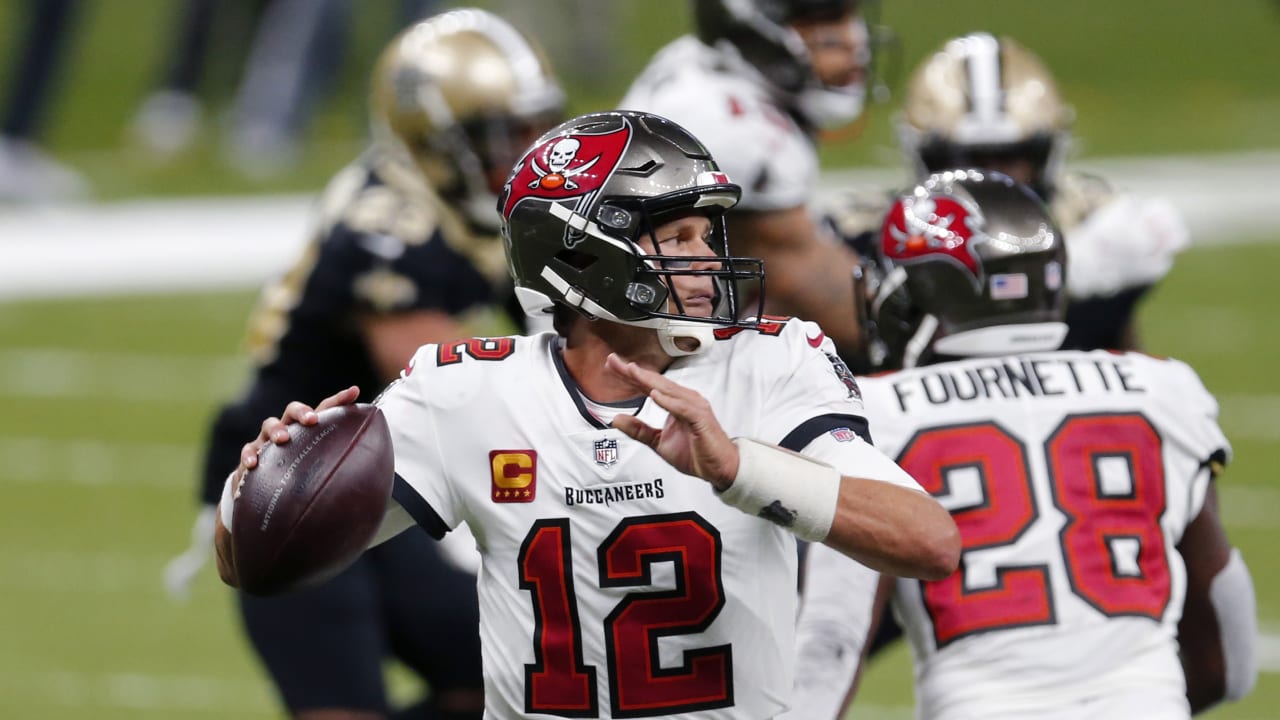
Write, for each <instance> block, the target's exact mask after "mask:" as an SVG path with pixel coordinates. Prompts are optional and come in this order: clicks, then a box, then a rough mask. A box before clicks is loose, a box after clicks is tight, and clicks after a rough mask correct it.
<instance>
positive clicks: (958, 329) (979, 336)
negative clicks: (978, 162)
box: [866, 170, 1067, 369]
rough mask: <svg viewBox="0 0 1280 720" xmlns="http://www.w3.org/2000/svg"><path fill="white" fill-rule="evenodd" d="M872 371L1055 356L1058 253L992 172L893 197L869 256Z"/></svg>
mask: <svg viewBox="0 0 1280 720" xmlns="http://www.w3.org/2000/svg"><path fill="white" fill-rule="evenodd" d="M870 255H871V258H870V261H871V263H873V265H874V267H875V270H876V272H875V275H876V278H875V282H874V283H873V288H872V292H871V293H870V297H869V307H868V310H867V312H866V317H867V319H868V329H869V335H870V336H871V345H872V348H873V349H872V353H873V356H872V362H873V365H875V366H877V367H882V368H886V369H896V368H903V367H914V366H917V365H924V364H928V363H930V362H934V361H936V360H938V359H940V358H943V359H945V358H947V357H971V356H986V355H1004V354H1010V353H1017V352H1035V351H1041V350H1053V349H1056V348H1058V346H1059V345H1061V343H1062V340H1063V338H1064V337H1065V336H1066V332H1067V326H1066V324H1065V323H1064V322H1063V315H1064V313H1065V311H1066V290H1065V283H1064V277H1063V272H1064V269H1065V266H1066V249H1065V246H1064V244H1063V239H1062V234H1061V232H1059V230H1058V228H1057V227H1056V226H1055V225H1054V222H1053V219H1052V217H1051V216H1050V214H1049V210H1048V208H1047V207H1045V205H1044V203H1043V202H1042V201H1041V200H1040V198H1039V197H1038V196H1037V195H1036V194H1035V193H1034V192H1032V191H1031V190H1030V189H1029V188H1028V187H1026V186H1024V185H1019V184H1017V183H1015V182H1014V181H1013V180H1012V179H1011V178H1009V177H1007V176H1005V175H1001V174H1000V173H994V172H987V171H981V170H955V171H947V172H943V173H939V174H936V175H933V176H931V177H929V179H927V180H926V181H925V182H924V183H922V184H920V185H918V186H916V187H915V188H913V189H911V190H910V191H908V192H906V193H903V194H901V195H899V196H898V198H897V199H896V200H895V201H894V203H893V206H892V207H891V208H890V209H889V213H888V214H887V215H886V216H885V220H884V224H883V226H882V227H881V231H880V237H879V242H877V243H874V244H873V246H872V248H871V253H870Z"/></svg>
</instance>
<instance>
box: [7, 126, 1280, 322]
mask: <svg viewBox="0 0 1280 720" xmlns="http://www.w3.org/2000/svg"><path fill="white" fill-rule="evenodd" d="M1076 166H1077V167H1079V168H1080V169H1084V170H1090V171H1095V172H1097V173H1098V174H1100V175H1102V176H1104V177H1106V178H1108V179H1109V180H1111V181H1112V182H1113V183H1114V184H1115V185H1116V186H1118V187H1121V188H1128V189H1131V190H1133V191H1135V192H1138V193H1141V194H1144V195H1163V196H1165V197H1168V198H1170V199H1171V200H1172V201H1173V202H1174V204H1175V205H1176V206H1177V207H1178V208H1179V209H1181V210H1182V212H1183V213H1184V215H1185V216H1186V218H1187V221H1188V223H1189V224H1190V226H1191V237H1192V242H1193V243H1195V244H1215V243H1222V242H1235V241H1240V240H1242V239H1246V240H1247V239H1250V238H1257V239H1268V238H1269V239H1272V240H1274V239H1275V238H1276V237H1278V236H1280V233H1277V227H1276V224H1275V221H1274V219H1273V218H1274V213H1273V212H1271V210H1272V207H1273V206H1274V199H1273V197H1272V195H1273V193H1272V191H1271V187H1272V185H1273V179H1274V177H1275V175H1276V173H1277V171H1280V152H1275V151H1258V152H1249V153H1234V154H1225V155H1206V156H1184V157H1178V156H1174V157H1154V158H1136V159H1134V158H1099V159H1085V160H1081V161H1080V162H1079V163H1078V164H1077V165H1076ZM903 180H904V173H903V171H902V170H901V169H899V168H884V167H881V168H871V169H865V170H839V171H831V172H827V173H825V174H824V175H823V177H822V181H821V184H820V186H819V187H820V190H819V197H820V201H821V200H826V199H830V198H831V197H833V196H835V195H837V194H839V193H840V192H843V191H844V190H846V189H851V188H859V189H863V190H875V189H877V188H891V187H894V186H897V185H900V184H901V183H902V182H903ZM317 190H318V189H317ZM314 197H315V196H314V195H283V196H267V197H216V198H186V199H176V200H135V201H129V202H118V203H107V204H85V205H74V206H64V207H45V208H37V209H17V210H14V209H6V210H3V211H0V299H3V298H30V297H58V296H78V295H96V294H104V293H137V292H173V291H187V290H201V289H215V288H248V287H255V286H257V285H259V284H261V283H262V281H263V280H265V279H267V278H269V277H272V276H274V275H276V274H277V273H279V272H280V271H282V270H283V269H284V268H285V266H286V265H287V263H288V262H289V261H290V259H291V258H292V257H294V256H295V255H296V254H297V252H298V248H299V247H300V246H301V244H302V243H303V242H305V240H306V231H307V227H308V213H309V208H310V206H311V203H312V202H313V200H314Z"/></svg>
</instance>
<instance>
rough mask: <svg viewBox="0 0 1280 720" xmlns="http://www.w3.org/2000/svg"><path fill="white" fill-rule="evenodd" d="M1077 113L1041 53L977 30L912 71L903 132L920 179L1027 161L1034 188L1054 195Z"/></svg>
mask: <svg viewBox="0 0 1280 720" xmlns="http://www.w3.org/2000/svg"><path fill="white" fill-rule="evenodd" d="M1073 118H1074V112H1073V111H1072V109H1071V108H1070V107H1069V106H1068V105H1066V104H1065V103H1063V101H1062V97H1061V95H1060V94H1059V93H1058V86H1057V83H1055V82H1054V79H1053V76H1052V75H1051V74H1050V73H1049V70H1048V69H1047V68H1046V67H1045V65H1044V63H1042V62H1041V61H1040V58H1038V57H1036V56H1035V55H1034V54H1033V53H1031V51H1029V50H1027V49H1026V48H1024V47H1023V46H1022V45H1019V44H1018V43H1017V42H1014V41H1013V40H1011V39H1009V38H1007V37H1001V38H996V37H994V36H992V35H990V34H988V33H973V34H971V35H965V36H964V37H959V38H955V39H953V40H950V41H949V42H947V43H946V44H945V45H944V46H943V47H942V48H941V49H940V50H938V51H937V52H935V53H934V54H933V55H932V56H930V57H929V58H928V59H927V60H926V61H925V62H924V63H922V64H921V65H920V66H919V67H918V68H917V69H916V70H915V72H914V73H913V74H912V76H911V79H910V80H909V81H908V84H907V90H906V99H905V101H904V109H903V112H902V114H901V116H900V117H899V119H898V135H899V141H900V143H901V145H902V148H903V151H904V152H905V153H906V154H907V157H908V160H909V161H910V162H911V163H912V164H913V165H914V166H915V168H916V172H917V176H918V177H920V178H924V177H926V176H928V175H929V174H930V173H935V172H940V171H942V170H946V169H949V168H955V167H984V166H986V165H988V164H989V163H990V162H991V161H995V160H998V159H1001V158H1004V159H1025V160H1028V161H1030V163H1031V166H1032V169H1033V173H1034V175H1033V178H1032V180H1031V183H1030V184H1031V186H1032V187H1033V188H1034V189H1035V190H1036V191H1037V192H1039V193H1040V194H1041V195H1042V196H1044V197H1046V198H1048V197H1049V194H1050V193H1051V192H1052V189H1053V188H1052V185H1053V181H1054V179H1055V178H1056V176H1057V174H1058V172H1059V171H1060V170H1061V163H1062V159H1063V156H1064V154H1065V153H1066V150H1067V147H1068V145H1069V142H1070V134H1069V130H1070V126H1071V122H1072V120H1073Z"/></svg>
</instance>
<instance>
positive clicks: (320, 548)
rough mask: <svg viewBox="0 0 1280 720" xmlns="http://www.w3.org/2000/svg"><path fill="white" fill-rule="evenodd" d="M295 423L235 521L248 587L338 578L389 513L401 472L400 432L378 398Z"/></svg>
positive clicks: (267, 589) (267, 454) (250, 480)
mask: <svg viewBox="0 0 1280 720" xmlns="http://www.w3.org/2000/svg"><path fill="white" fill-rule="evenodd" d="M319 417H320V422H318V423H317V424H315V425H312V426H310V427H307V426H303V425H298V424H292V425H289V436H290V439H289V442H287V443H285V444H284V445H276V444H274V443H273V444H269V445H267V446H266V447H265V448H263V450H262V452H261V453H260V454H259V456H258V466H257V467H256V468H254V469H253V470H250V471H249V472H248V473H246V474H245V477H244V484H243V485H242V486H241V489H240V493H241V494H240V498H239V499H238V500H236V506H235V514H234V515H233V516H232V521H231V525H232V527H231V547H232V557H233V559H234V562H235V566H236V574H237V575H238V576H239V580H240V587H241V589H243V590H244V591H245V592H247V593H250V594H252V595H277V594H280V593H284V592H290V591H293V590H300V589H303V588H306V587H310V586H312V585H318V584H320V583H321V582H323V581H325V580H327V579H329V578H332V577H333V576H334V575H337V574H338V573H340V572H342V571H343V570H345V569H346V568H347V567H348V566H350V565H351V563H353V562H355V560H356V558H358V557H359V556H360V553H362V552H364V550H365V548H366V547H368V545H369V542H370V541H371V540H372V539H373V536H374V534H375V533H376V532H377V530H378V526H379V525H380V524H381V523H382V517H383V514H384V512H385V510H386V506H387V500H388V498H389V497H390V496H391V487H392V484H393V481H394V479H395V457H394V453H393V452H392V446H391V432H390V430H388V428H387V420H386V418H385V417H384V416H383V414H382V411H381V410H379V409H378V408H377V407H375V406H373V405H365V404H359V405H347V406H342V407H336V408H329V409H327V410H324V411H321V412H320V413H319Z"/></svg>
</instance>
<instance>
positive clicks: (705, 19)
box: [693, 0, 871, 128]
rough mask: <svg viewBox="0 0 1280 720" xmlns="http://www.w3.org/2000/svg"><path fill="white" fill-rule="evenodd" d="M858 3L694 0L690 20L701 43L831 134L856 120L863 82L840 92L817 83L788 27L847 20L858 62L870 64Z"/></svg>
mask: <svg viewBox="0 0 1280 720" xmlns="http://www.w3.org/2000/svg"><path fill="white" fill-rule="evenodd" d="M860 5H861V2H860V0H694V3H693V19H694V25H695V27H696V29H697V34H698V39H700V40H701V41H702V42H703V43H705V44H707V45H710V46H712V47H716V48H720V49H721V50H725V51H729V52H731V53H734V54H736V55H737V56H739V57H741V58H742V60H743V61H745V62H746V63H747V64H749V65H751V66H752V67H754V68H755V69H756V70H758V71H759V72H760V74H761V75H762V76H763V77H764V79H765V80H766V81H768V82H769V84H770V85H772V86H773V88H774V89H775V90H776V91H777V92H778V93H779V94H780V95H781V97H782V99H783V101H784V102H786V103H787V104H788V105H790V106H792V107H793V108H794V109H795V110H796V111H798V112H799V113H800V115H801V116H803V117H804V118H805V120H806V121H808V122H809V123H811V124H813V125H815V126H817V127H821V128H831V127H838V126H841V125H846V124H848V123H850V122H852V121H854V120H856V119H857V118H858V116H859V115H861V114H862V109H863V105H864V102H865V99H866V80H865V78H864V79H863V80H859V81H857V82H854V83H851V84H849V85H845V86H841V87H831V86H828V85H825V84H823V83H822V82H820V81H819V79H818V77H817V76H816V75H815V74H814V72H813V66H812V63H811V61H810V58H809V50H808V48H807V47H806V46H805V43H804V40H803V39H802V38H801V37H800V34H799V33H797V32H796V31H795V30H793V29H792V28H791V27H789V26H788V23H793V22H800V21H805V20H839V19H840V18H843V17H849V18H851V21H852V22H853V23H854V24H855V36H856V37H858V38H860V46H859V49H858V52H859V62H860V63H861V65H862V67H863V68H864V69H866V68H869V66H870V64H871V38H870V33H869V31H868V29H867V24H866V22H865V21H864V20H863V19H862V17H861V16H860V14H859V6H860Z"/></svg>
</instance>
